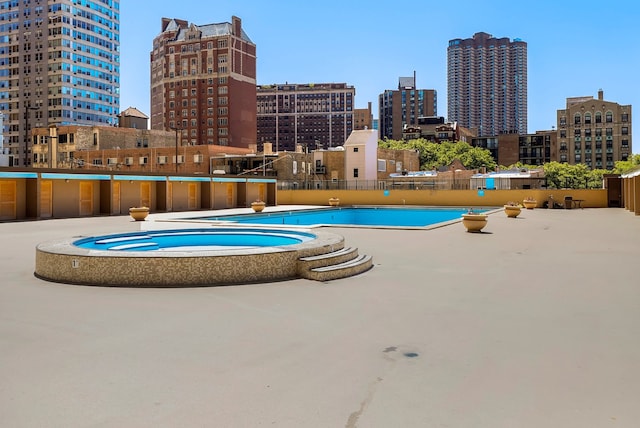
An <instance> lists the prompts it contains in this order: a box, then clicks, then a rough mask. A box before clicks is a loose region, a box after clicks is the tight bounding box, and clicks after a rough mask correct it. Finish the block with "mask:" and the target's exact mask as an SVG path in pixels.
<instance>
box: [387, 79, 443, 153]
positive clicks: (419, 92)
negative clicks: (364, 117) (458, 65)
mask: <svg viewBox="0 0 640 428" xmlns="http://www.w3.org/2000/svg"><path fill="white" fill-rule="evenodd" d="M437 104H438V98H437V93H436V91H435V90H434V89H417V88H416V77H415V75H414V76H413V77H400V78H399V79H398V90H386V91H384V93H382V94H380V96H379V97H378V108H379V116H378V118H379V119H378V120H379V122H378V127H379V131H380V133H379V135H380V138H381V139H384V138H389V139H391V140H401V139H402V131H403V130H404V129H405V128H406V127H412V126H416V125H418V118H420V117H426V116H436V115H437V114H438V107H437Z"/></svg>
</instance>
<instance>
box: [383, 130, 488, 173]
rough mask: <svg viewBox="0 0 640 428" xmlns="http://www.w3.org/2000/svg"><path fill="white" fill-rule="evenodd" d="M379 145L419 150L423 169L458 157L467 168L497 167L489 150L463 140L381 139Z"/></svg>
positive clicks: (448, 163) (435, 166)
mask: <svg viewBox="0 0 640 428" xmlns="http://www.w3.org/2000/svg"><path fill="white" fill-rule="evenodd" d="M378 145H379V146H380V147H382V148H387V149H395V150H407V149H409V150H418V153H419V156H420V169H421V170H431V169H434V168H439V167H441V166H447V165H450V164H451V162H453V161H454V160H455V159H458V160H459V161H460V163H462V165H464V167H465V168H467V169H478V168H481V167H486V168H487V170H493V169H495V167H496V162H495V160H494V159H493V157H492V156H491V152H490V151H489V150H487V149H483V148H480V147H472V146H471V145H470V144H468V143H465V142H463V141H456V142H451V141H444V142H442V143H432V142H430V141H427V140H425V139H424V138H419V139H416V140H409V141H406V142H405V141H398V140H388V139H385V140H382V141H380V142H379V143H378Z"/></svg>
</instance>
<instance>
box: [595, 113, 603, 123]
mask: <svg viewBox="0 0 640 428" xmlns="http://www.w3.org/2000/svg"><path fill="white" fill-rule="evenodd" d="M596 123H602V113H600V112H597V113H596Z"/></svg>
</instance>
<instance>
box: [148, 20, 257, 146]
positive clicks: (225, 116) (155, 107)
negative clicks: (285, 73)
mask: <svg viewBox="0 0 640 428" xmlns="http://www.w3.org/2000/svg"><path fill="white" fill-rule="evenodd" d="M151 129H157V130H172V129H173V130H175V131H176V138H177V135H178V134H177V133H178V132H179V133H180V134H181V143H182V144H187V145H196V144H216V145H221V146H234V147H249V145H250V144H254V143H255V141H256V45H255V44H253V42H252V41H251V39H250V38H249V36H247V34H246V33H245V32H244V30H243V29H242V22H241V20H240V18H238V17H235V16H234V17H232V22H230V23H229V22H223V23H218V24H208V25H195V24H189V23H188V22H186V21H182V20H179V19H168V18H163V19H162V32H161V33H160V34H159V35H158V36H157V37H156V38H155V39H153V51H152V52H151Z"/></svg>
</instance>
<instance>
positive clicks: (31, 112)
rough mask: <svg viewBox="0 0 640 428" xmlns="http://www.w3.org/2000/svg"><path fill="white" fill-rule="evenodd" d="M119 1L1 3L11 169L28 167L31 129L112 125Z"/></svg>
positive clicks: (0, 70) (0, 98)
mask: <svg viewBox="0 0 640 428" xmlns="http://www.w3.org/2000/svg"><path fill="white" fill-rule="evenodd" d="M119 51H120V2H119V1H118V0H99V1H98V0H83V1H72V0H58V1H55V2H51V1H45V0H28V1H17V0H13V1H0V111H2V113H4V116H5V126H6V128H5V129H6V131H7V132H6V134H5V139H6V141H5V145H6V146H7V147H8V151H9V161H10V166H24V165H30V164H31V155H30V153H31V138H30V130H31V128H33V127H43V126H47V125H48V124H51V123H55V124H58V125H96V124H99V125H107V126H108V125H114V124H115V123H116V116H117V114H118V110H119V104H120V95H119V92H120V53H119Z"/></svg>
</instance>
